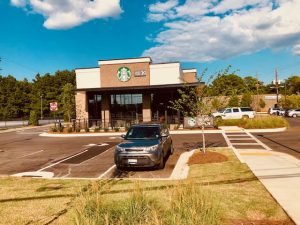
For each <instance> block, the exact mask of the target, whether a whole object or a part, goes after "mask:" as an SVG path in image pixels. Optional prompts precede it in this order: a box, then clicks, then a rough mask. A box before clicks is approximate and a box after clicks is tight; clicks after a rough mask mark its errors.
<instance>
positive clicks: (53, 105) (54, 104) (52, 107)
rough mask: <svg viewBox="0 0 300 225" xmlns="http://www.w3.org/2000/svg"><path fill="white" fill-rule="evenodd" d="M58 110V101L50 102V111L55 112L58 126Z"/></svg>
mask: <svg viewBox="0 0 300 225" xmlns="http://www.w3.org/2000/svg"><path fill="white" fill-rule="evenodd" d="M57 110H58V104H57V102H50V111H51V112H54V124H55V127H56V111H57Z"/></svg>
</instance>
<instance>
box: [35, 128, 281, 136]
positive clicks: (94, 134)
mask: <svg viewBox="0 0 300 225" xmlns="http://www.w3.org/2000/svg"><path fill="white" fill-rule="evenodd" d="M285 130H286V127H282V128H273V129H245V131H247V132H249V133H272V132H274V133H275V132H283V131H285ZM222 132H223V131H222V130H205V131H204V133H205V134H222ZM122 134H126V132H117V133H111V132H108V133H78V134H49V133H42V134H40V136H41V137H109V136H121V135H122ZM170 134H202V130H184V131H183V130H174V131H170Z"/></svg>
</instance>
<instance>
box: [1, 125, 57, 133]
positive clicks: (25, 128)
mask: <svg viewBox="0 0 300 225" xmlns="http://www.w3.org/2000/svg"><path fill="white" fill-rule="evenodd" d="M51 126H53V125H52V124H47V125H42V126H34V127H18V128H11V129H7V130H2V131H0V134H2V133H9V132H15V131H20V130H30V129H36V128H41V127H51Z"/></svg>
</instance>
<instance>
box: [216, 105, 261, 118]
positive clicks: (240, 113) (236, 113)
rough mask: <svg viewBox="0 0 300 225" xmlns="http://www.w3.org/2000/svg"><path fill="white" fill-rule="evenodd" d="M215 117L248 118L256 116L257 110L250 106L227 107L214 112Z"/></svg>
mask: <svg viewBox="0 0 300 225" xmlns="http://www.w3.org/2000/svg"><path fill="white" fill-rule="evenodd" d="M212 116H213V117H214V118H220V119H242V118H245V119H248V118H254V117H255V112H254V111H253V109H252V108H250V107H233V108H226V109H224V110H223V111H218V112H215V113H213V114H212Z"/></svg>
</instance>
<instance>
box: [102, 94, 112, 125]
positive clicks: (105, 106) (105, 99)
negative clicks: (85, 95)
mask: <svg viewBox="0 0 300 225" xmlns="http://www.w3.org/2000/svg"><path fill="white" fill-rule="evenodd" d="M109 103H110V95H109V94H103V95H102V101H101V118H102V125H103V127H108V126H109V125H110V124H109V122H110V111H109V105H110V104H109Z"/></svg>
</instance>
